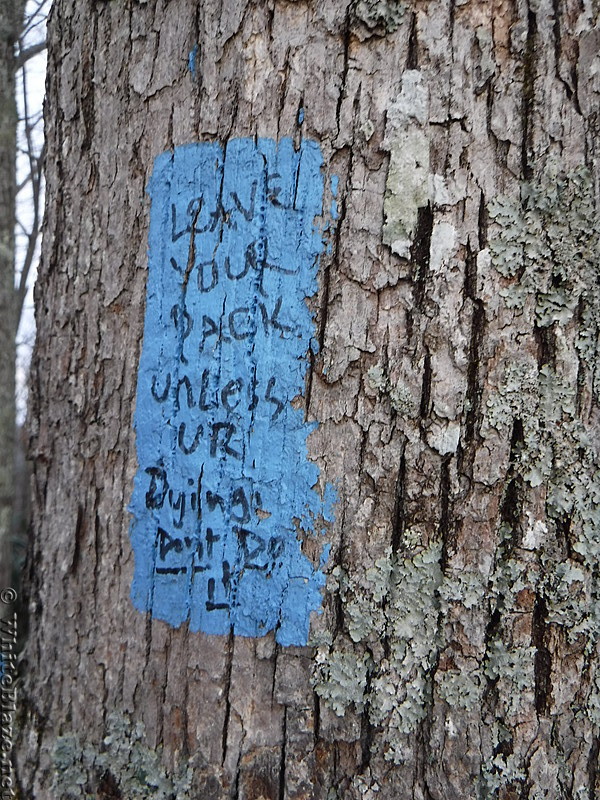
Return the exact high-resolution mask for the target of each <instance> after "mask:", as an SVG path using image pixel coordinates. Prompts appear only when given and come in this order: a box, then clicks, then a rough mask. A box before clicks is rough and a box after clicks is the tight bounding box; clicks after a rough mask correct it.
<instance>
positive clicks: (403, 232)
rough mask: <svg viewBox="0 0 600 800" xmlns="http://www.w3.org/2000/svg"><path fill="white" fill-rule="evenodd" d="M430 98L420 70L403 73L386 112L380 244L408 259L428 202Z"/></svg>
mask: <svg viewBox="0 0 600 800" xmlns="http://www.w3.org/2000/svg"><path fill="white" fill-rule="evenodd" d="M428 106H429V98H428V93H427V88H426V86H425V83H424V81H423V76H422V74H421V72H420V71H419V70H406V72H404V74H403V76H402V90H401V92H400V96H399V97H398V99H397V100H396V101H395V102H394V103H393V104H392V105H391V106H390V108H389V109H388V112H387V123H386V129H385V139H384V143H383V144H384V147H386V148H387V149H388V150H389V152H390V165H389V169H388V175H387V181H386V186H385V197H384V202H383V213H384V217H385V222H384V225H383V243H384V244H387V245H389V247H390V248H391V249H392V252H394V253H396V254H397V255H399V256H402V257H403V258H410V249H411V245H412V242H413V238H414V234H415V231H416V227H417V220H418V214H419V208H424V207H425V206H427V204H428V202H429V198H430V175H429V171H430V170H429V139H428V137H427V134H426V133H425V126H426V124H427V117H428Z"/></svg>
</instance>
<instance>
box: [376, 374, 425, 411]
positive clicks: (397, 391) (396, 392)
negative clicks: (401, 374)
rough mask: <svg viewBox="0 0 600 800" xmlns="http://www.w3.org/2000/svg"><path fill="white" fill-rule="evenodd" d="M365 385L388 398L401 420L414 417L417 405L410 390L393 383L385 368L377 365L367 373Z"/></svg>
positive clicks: (400, 384)
mask: <svg viewBox="0 0 600 800" xmlns="http://www.w3.org/2000/svg"><path fill="white" fill-rule="evenodd" d="M367 383H368V385H369V387H370V388H371V389H375V390H376V391H378V392H380V393H381V394H382V395H385V396H387V397H388V398H389V401H390V404H391V407H392V408H393V409H394V411H395V412H396V413H397V414H398V415H399V416H400V417H402V418H403V419H410V418H411V417H414V416H415V415H416V413H417V411H418V404H417V401H416V399H415V398H414V397H413V394H412V392H411V390H410V389H409V388H408V386H405V385H404V384H402V383H401V382H396V383H395V382H393V381H392V379H391V378H390V376H389V374H388V372H387V370H386V368H385V367H384V366H383V365H381V364H377V365H376V366H374V367H371V368H370V369H369V370H368V372H367Z"/></svg>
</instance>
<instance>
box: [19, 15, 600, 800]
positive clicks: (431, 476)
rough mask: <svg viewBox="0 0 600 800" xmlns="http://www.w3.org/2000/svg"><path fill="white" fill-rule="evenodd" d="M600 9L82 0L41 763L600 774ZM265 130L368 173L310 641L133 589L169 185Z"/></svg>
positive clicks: (49, 227)
mask: <svg viewBox="0 0 600 800" xmlns="http://www.w3.org/2000/svg"><path fill="white" fill-rule="evenodd" d="M597 13H598V10H597V6H596V4H595V3H593V2H591V0H581V2H579V0H554V1H552V0H493V1H490V0H462V2H460V1H459V0H430V1H429V2H425V0H414V1H413V2H406V3H398V2H393V0H380V1H379V2H375V1H374V0H358V2H353V3H351V4H345V3H342V2H337V0H335V1H334V0H325V1H324V2H319V3H316V2H314V3H313V2H305V1H304V0H297V1H296V2H289V1H288V0H269V1H268V2H267V1H265V2H262V1H261V2H252V1H250V2H246V0H225V1H224V2H218V0H214V1H213V0H210V2H203V3H198V2H194V1H193V0H171V1H170V2H168V3H167V2H161V1H160V0H149V2H139V3H137V2H93V3H92V2H88V0H77V2H75V0H58V2H56V4H55V7H54V10H53V12H52V17H51V22H50V26H49V64H48V101H47V140H48V145H47V146H48V171H47V172H48V174H47V197H48V210H47V218H46V226H45V237H44V247H43V265H42V268H41V271H40V277H39V281H38V286H37V291H36V307H37V325H38V344H37V347H36V352H35V358H34V366H33V377H32V401H33V408H32V411H31V420H30V424H31V432H32V442H33V446H32V456H33V458H34V460H35V476H34V493H35V494H34V501H35V512H34V513H35V541H34V545H33V551H32V554H31V559H30V573H29V580H30V585H31V605H30V613H31V626H32V634H31V639H30V642H29V645H28V651H27V657H26V660H25V663H24V665H23V669H24V672H25V688H24V692H23V695H24V696H23V736H22V740H21V743H20V748H19V754H20V755H19V760H20V764H19V766H20V779H21V782H22V786H23V796H24V797H35V798H40V799H43V798H48V799H50V798H57V797H64V798H69V797H73V798H80V797H81V798H83V797H86V798H88V797H101V798H119V797H123V798H134V797H165V798H166V797H176V798H178V800H180V798H185V797H193V798H203V800H208V799H209V798H215V800H216V798H238V799H239V800H258V799H259V798H270V799H272V800H282V799H283V798H286V800H287V799H288V798H289V800H292V798H293V799H295V800H296V799H297V800H299V798H306V799H307V800H308V798H323V800H325V799H327V800H333V798H375V797H380V798H388V799H389V800H391V799H392V798H415V800H417V799H418V800H452V799H453V798H457V799H458V798H496V797H497V798H503V799H504V800H508V798H531V799H532V800H533V798H542V797H552V798H580V799H583V798H585V799H586V800H593V798H596V797H597V796H598V792H600V783H599V779H598V777H597V774H598V770H597V767H598V753H599V750H600V738H599V724H600V686H599V683H598V676H597V672H596V662H597V651H598V630H599V628H598V626H599V624H600V623H599V620H600V607H599V605H598V603H599V602H600V598H599V587H598V575H597V567H596V564H597V559H598V555H599V554H600V534H599V533H598V531H599V530H600V527H599V521H600V520H599V516H600V511H599V503H600V481H599V477H598V476H599V473H598V444H599V441H598V389H599V385H598V380H597V377H596V373H595V364H596V363H597V357H598V353H597V346H598V323H599V319H600V306H599V296H600V295H599V289H598V277H597V275H598V270H597V263H598V262H597V258H598V222H597V211H596V196H597V186H598V163H597V157H598V156H597V152H598V150H597V149H598V134H599V129H598V111H597V109H598V89H599V84H598V75H600V65H599V62H598V55H597V54H598V49H599V45H600V28H598V18H597ZM195 45H198V46H199V47H198V49H197V51H196V55H195V58H196V65H195V70H194V72H190V70H189V69H188V54H189V53H190V52H191V51H192V50H193V49H194V47H195ZM300 108H302V109H304V120H303V122H302V123H301V125H300V122H301V120H300V117H299V113H298V112H299V109H300ZM248 135H250V136H252V135H257V136H264V137H272V138H278V137H282V136H286V135H291V136H294V137H296V138H298V137H300V136H304V137H307V138H311V139H314V140H316V141H318V142H320V144H321V147H322V151H323V153H324V158H325V167H324V170H325V173H326V175H330V174H335V175H338V176H339V179H340V194H339V198H338V204H339V209H340V217H339V220H338V224H337V228H336V235H335V240H334V241H333V246H332V248H331V252H330V253H329V254H328V255H326V256H324V257H323V259H322V263H321V268H320V295H319V298H318V302H317V303H316V307H315V311H316V314H317V320H318V329H319V331H320V339H321V344H322V348H321V351H320V354H319V355H318V356H317V357H315V359H314V363H313V364H312V365H311V371H310V378H309V382H308V386H307V392H306V399H305V401H304V402H305V404H306V413H307V416H308V418H310V419H314V420H317V421H318V422H320V427H319V428H318V430H317V431H316V432H315V434H313V436H312V437H311V439H310V454H311V456H312V458H314V459H315V460H316V462H317V463H318V464H319V466H320V468H321V471H322V474H323V475H324V476H325V477H326V479H327V480H331V481H336V482H337V486H338V492H339V496H340V500H339V504H338V507H337V518H336V522H335V524H334V526H333V528H332V530H331V531H330V532H329V534H328V535H329V537H330V540H331V542H332V551H331V557H330V560H329V563H328V565H327V571H328V573H329V582H328V587H327V592H326V593H325V598H324V607H325V610H324V613H323V615H322V616H320V617H318V618H317V617H316V618H315V620H314V623H313V626H312V634H313V642H312V643H313V646H312V647H305V648H302V647H297V648H281V647H279V646H277V645H275V643H274V640H273V637H272V635H271V634H270V635H267V636H265V637H263V638H262V639H244V638H238V637H233V636H230V637H217V636H206V635H203V634H191V633H190V632H189V631H188V630H187V628H186V626H183V627H182V628H180V629H172V628H170V627H169V626H167V625H166V624H164V623H162V622H157V621H153V620H150V619H147V618H146V617H144V616H143V615H142V614H140V613H138V612H136V611H135V610H134V609H133V607H132V605H131V602H130V599H129V591H130V584H131V577H132V570H133V563H132V553H131V549H130V543H129V535H128V527H129V515H128V513H127V510H126V509H127V504H128V501H129V499H130V496H131V489H132V480H133V476H134V473H135V470H136V456H135V440H134V434H133V431H132V414H133V404H134V398H135V385H136V364H137V360H138V357H139V353H140V348H141V334H142V328H143V313H144V298H145V280H146V264H147V252H146V249H147V228H148V200H147V197H146V195H145V187H146V183H147V180H148V177H149V174H150V171H151V168H152V162H153V158H154V157H155V156H156V155H157V154H159V153H161V152H163V151H165V150H167V149H169V148H171V147H173V146H176V145H179V144H182V143H186V142H193V141H209V140H218V141H220V142H225V141H226V140H228V139H229V138H232V137H238V136H248Z"/></svg>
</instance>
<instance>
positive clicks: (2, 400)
mask: <svg viewBox="0 0 600 800" xmlns="http://www.w3.org/2000/svg"><path fill="white" fill-rule="evenodd" d="M23 12H24V4H23V3H22V2H14V3H2V4H0V450H1V452H2V454H3V455H2V461H1V462H0V587H6V586H9V585H10V583H11V577H12V576H11V564H12V557H11V538H12V536H13V535H14V531H15V525H14V498H15V463H14V462H15V433H16V414H15V357H16V354H15V336H16V331H17V294H16V291H15V196H16V172H15V170H16V153H17V106H16V100H15V72H16V63H15V46H16V43H17V38H18V36H19V33H20V31H21V28H22V26H23Z"/></svg>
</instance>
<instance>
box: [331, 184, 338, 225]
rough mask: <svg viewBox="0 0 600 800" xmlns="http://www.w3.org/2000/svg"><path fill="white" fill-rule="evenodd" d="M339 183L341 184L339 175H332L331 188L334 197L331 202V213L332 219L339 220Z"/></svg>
mask: <svg viewBox="0 0 600 800" xmlns="http://www.w3.org/2000/svg"><path fill="white" fill-rule="evenodd" d="M339 182H340V179H339V178H338V176H337V175H332V176H331V180H330V186H331V196H332V198H333V200H332V201H331V209H330V213H331V218H332V219H337V218H338V216H339V214H338V206H337V200H336V197H337V193H338V187H339Z"/></svg>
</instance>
